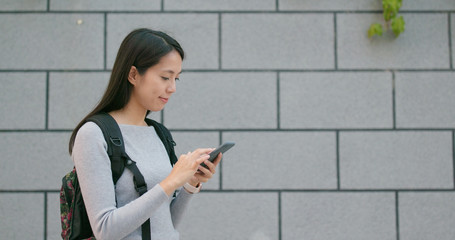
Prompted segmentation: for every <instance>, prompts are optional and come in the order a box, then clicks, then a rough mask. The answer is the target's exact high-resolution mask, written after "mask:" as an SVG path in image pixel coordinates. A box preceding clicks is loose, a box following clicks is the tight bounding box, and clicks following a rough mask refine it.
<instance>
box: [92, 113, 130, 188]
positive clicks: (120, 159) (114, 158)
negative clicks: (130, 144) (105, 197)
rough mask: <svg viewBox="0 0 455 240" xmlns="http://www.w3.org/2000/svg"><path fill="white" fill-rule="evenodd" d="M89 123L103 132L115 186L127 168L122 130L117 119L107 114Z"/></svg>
mask: <svg viewBox="0 0 455 240" xmlns="http://www.w3.org/2000/svg"><path fill="white" fill-rule="evenodd" d="M87 121H91V122H94V123H96V124H97V125H98V126H99V127H100V128H101V131H102V132H103V135H104V139H105V140H106V143H107V154H108V155H109V158H110V160H111V169H112V179H113V180H114V185H115V184H116V183H117V180H118V179H119V178H120V176H121V175H122V173H123V170H124V168H125V160H124V153H125V145H124V144H123V137H122V133H121V132H120V128H119V126H118V124H117V122H116V121H115V119H114V118H112V116H111V115H109V114H107V113H98V114H95V115H93V116H91V117H90V118H88V119H87Z"/></svg>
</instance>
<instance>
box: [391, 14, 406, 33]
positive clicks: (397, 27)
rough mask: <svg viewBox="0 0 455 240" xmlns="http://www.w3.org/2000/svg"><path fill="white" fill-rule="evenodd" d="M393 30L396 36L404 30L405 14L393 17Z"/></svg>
mask: <svg viewBox="0 0 455 240" xmlns="http://www.w3.org/2000/svg"><path fill="white" fill-rule="evenodd" d="M391 26H392V30H393V33H395V36H396V37H398V36H400V34H401V33H402V32H404V28H405V22H404V19H403V16H400V17H397V18H393V19H392V24H391Z"/></svg>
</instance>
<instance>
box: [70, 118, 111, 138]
mask: <svg viewBox="0 0 455 240" xmlns="http://www.w3.org/2000/svg"><path fill="white" fill-rule="evenodd" d="M78 140H79V141H81V140H82V141H87V142H92V141H105V140H104V135H103V132H102V131H101V128H100V127H99V126H98V125H97V124H96V123H94V122H91V121H88V122H86V123H84V124H83V125H82V126H81V127H80V128H79V130H78V131H77V134H76V141H78Z"/></svg>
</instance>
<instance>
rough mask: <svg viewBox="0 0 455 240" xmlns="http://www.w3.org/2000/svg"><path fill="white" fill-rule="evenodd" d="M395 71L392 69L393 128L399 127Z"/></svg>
mask: <svg viewBox="0 0 455 240" xmlns="http://www.w3.org/2000/svg"><path fill="white" fill-rule="evenodd" d="M395 86H396V84H395V72H394V71H392V122H393V129H397V114H396V109H397V107H396V90H395Z"/></svg>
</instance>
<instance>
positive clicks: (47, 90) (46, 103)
mask: <svg viewBox="0 0 455 240" xmlns="http://www.w3.org/2000/svg"><path fill="white" fill-rule="evenodd" d="M45 101H46V102H45V106H46V109H45V110H44V114H45V116H44V129H46V130H48V129H49V72H46V97H45Z"/></svg>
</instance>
